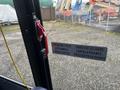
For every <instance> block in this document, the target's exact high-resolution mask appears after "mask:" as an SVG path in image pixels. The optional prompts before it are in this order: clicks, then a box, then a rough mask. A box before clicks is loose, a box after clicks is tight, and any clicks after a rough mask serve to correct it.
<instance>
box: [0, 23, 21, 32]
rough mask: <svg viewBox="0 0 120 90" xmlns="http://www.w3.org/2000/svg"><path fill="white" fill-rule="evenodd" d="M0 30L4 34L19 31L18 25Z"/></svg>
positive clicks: (3, 27)
mask: <svg viewBox="0 0 120 90" xmlns="http://www.w3.org/2000/svg"><path fill="white" fill-rule="evenodd" d="M2 29H3V31H4V33H14V32H19V31H20V27H19V25H10V26H2Z"/></svg>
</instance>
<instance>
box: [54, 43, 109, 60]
mask: <svg viewBox="0 0 120 90" xmlns="http://www.w3.org/2000/svg"><path fill="white" fill-rule="evenodd" d="M52 51H53V53H55V54H62V55H69V56H74V57H81V58H87V59H95V60H101V61H105V60H106V56H107V47H98V46H86V45H76V44H65V43H56V42H52Z"/></svg>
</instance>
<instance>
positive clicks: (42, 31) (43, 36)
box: [35, 20, 49, 55]
mask: <svg viewBox="0 0 120 90" xmlns="http://www.w3.org/2000/svg"><path fill="white" fill-rule="evenodd" d="M35 25H36V28H37V29H38V35H39V39H44V40H45V53H46V55H48V52H49V51H48V38H47V34H46V32H45V29H44V27H43V26H42V25H41V23H40V20H37V21H36V22H35Z"/></svg>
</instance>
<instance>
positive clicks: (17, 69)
mask: <svg viewBox="0 0 120 90" xmlns="http://www.w3.org/2000/svg"><path fill="white" fill-rule="evenodd" d="M0 31H1V34H2V36H3V39H4V42H5V45H6V48H7V50H8V53H9V56H10V59H11V61H12V64H13V65H14V68H15V70H16V73H17V74H18V76H19V77H20V79H21V81H22V83H23V84H24V86H25V87H26V89H27V90H29V89H28V87H27V84H26V81H25V79H24V77H23V75H22V73H21V72H20V69H19V68H18V66H17V65H16V63H15V61H14V59H13V56H12V53H11V50H10V48H9V46H8V43H7V39H6V37H5V35H4V32H3V30H2V27H1V26H0Z"/></svg>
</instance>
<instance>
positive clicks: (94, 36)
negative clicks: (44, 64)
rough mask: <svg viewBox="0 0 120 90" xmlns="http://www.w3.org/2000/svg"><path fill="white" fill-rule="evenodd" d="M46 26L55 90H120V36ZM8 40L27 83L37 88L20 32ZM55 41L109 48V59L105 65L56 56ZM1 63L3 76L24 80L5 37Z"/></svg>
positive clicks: (52, 24) (0, 46) (0, 43)
mask: <svg viewBox="0 0 120 90" xmlns="http://www.w3.org/2000/svg"><path fill="white" fill-rule="evenodd" d="M44 25H45V28H46V29H47V33H48V37H49V49H50V53H49V62H50V69H51V76H52V80H53V86H54V90H120V34H116V33H111V32H105V31H103V30H100V29H95V28H90V27H86V26H82V25H71V24H66V23H63V22H45V23H44ZM16 27H17V26H16ZM8 29H9V28H8ZM17 29H19V28H17ZM6 37H7V39H8V43H9V46H10V48H11V51H12V52H13V55H14V57H15V60H16V63H17V65H18V66H19V68H20V69H21V71H22V73H23V75H24V77H25V79H26V81H27V83H28V84H29V85H32V86H34V82H33V79H32V75H31V71H30V66H29V63H28V60H27V55H26V51H25V48H24V44H23V41H22V37H21V34H20V32H19V31H18V32H14V33H11V32H10V33H6ZM51 42H64V43H73V44H80V45H93V46H94V45H96V46H106V47H108V55H107V60H106V61H105V62H103V61H95V60H91V59H83V58H75V57H70V56H64V55H56V54H52V51H51V45H50V43H51ZM0 64H1V66H0V74H2V75H4V76H7V77H9V78H12V79H14V80H17V81H20V80H19V78H18V76H17V75H16V73H15V70H14V67H13V65H12V64H10V60H9V56H8V54H7V50H6V48H5V46H4V43H3V39H2V37H1V35H0Z"/></svg>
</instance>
